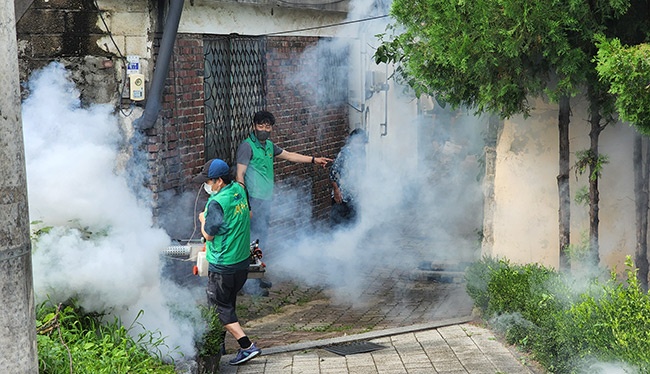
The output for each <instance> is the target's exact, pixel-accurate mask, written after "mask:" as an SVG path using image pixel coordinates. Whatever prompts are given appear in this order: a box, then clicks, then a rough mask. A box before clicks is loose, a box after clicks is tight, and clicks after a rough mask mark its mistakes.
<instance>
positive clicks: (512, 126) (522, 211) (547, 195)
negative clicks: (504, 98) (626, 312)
mask: <svg viewBox="0 0 650 374" xmlns="http://www.w3.org/2000/svg"><path fill="white" fill-rule="evenodd" d="M534 105H535V109H534V110H533V111H532V113H531V117H529V118H528V119H526V120H524V118H523V117H521V116H517V117H513V118H511V119H509V120H506V121H505V122H504V127H503V131H502V133H501V135H500V137H499V140H498V145H497V160H496V174H495V200H496V204H495V206H496V208H495V212H494V213H495V214H494V226H493V228H494V246H493V248H492V254H493V255H495V256H500V257H506V258H508V259H510V260H512V261H514V262H517V263H529V262H538V263H541V264H544V265H547V266H553V267H558V266H559V249H558V247H559V242H558V204H559V203H558V194H557V181H556V177H557V174H558V157H559V156H558V130H557V116H558V111H557V105H555V104H549V103H544V102H542V101H540V100H538V101H536V102H535V104H534ZM572 113H573V115H572V117H571V124H570V142H571V143H570V150H571V165H573V164H574V163H575V152H576V151H578V150H583V149H587V148H588V147H589V124H588V123H587V111H586V106H585V102H584V99H581V98H575V99H572ZM633 134H634V130H633V129H632V128H630V127H629V126H628V125H626V124H617V125H614V126H611V127H608V128H606V129H605V130H604V131H603V132H602V133H601V136H600V144H601V147H600V152H601V153H602V154H606V155H608V156H609V160H610V162H609V164H607V165H606V166H605V168H604V170H603V175H602V178H601V180H600V182H599V183H600V257H601V261H602V263H603V264H606V265H609V266H615V265H619V269H620V268H621V267H620V264H622V263H623V261H624V259H625V255H626V254H633V253H634V245H635V244H634V243H635V226H634V191H633V174H632V140H633ZM587 183H588V181H587V176H586V175H583V176H580V177H578V178H577V179H576V176H575V173H573V170H572V173H571V175H570V184H571V197H572V207H571V242H572V244H578V243H580V241H581V240H582V237H583V236H584V235H587V234H588V229H589V209H588V207H587V206H582V205H580V206H577V205H576V203H575V201H574V197H575V193H576V191H577V190H578V189H579V188H580V187H582V186H586V185H587Z"/></svg>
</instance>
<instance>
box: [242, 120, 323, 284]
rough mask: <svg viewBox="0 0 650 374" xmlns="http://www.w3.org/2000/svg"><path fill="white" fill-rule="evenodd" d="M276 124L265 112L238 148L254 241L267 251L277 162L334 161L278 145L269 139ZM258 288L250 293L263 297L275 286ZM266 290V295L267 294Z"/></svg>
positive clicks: (263, 281)
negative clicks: (275, 160) (246, 190)
mask: <svg viewBox="0 0 650 374" xmlns="http://www.w3.org/2000/svg"><path fill="white" fill-rule="evenodd" d="M273 125H275V117H274V116H273V114H272V113H270V112H267V111H265V110H262V111H259V112H257V113H255V115H254V116H253V131H252V132H251V134H250V135H249V136H248V137H247V138H246V139H245V140H244V141H243V142H242V143H241V144H240V145H239V148H237V181H238V182H241V183H244V184H245V185H246V188H247V189H248V192H249V194H250V196H249V198H250V204H251V210H252V212H253V215H252V217H251V238H253V240H254V239H259V240H260V247H261V248H262V249H263V250H264V249H265V248H267V247H266V246H267V245H268V240H267V239H268V229H269V221H270V213H271V199H272V197H273V185H274V171H273V159H274V158H275V157H278V158H280V159H283V160H287V161H291V162H296V163H305V164H307V163H312V164H318V165H320V166H323V167H325V166H326V165H327V163H329V162H330V161H332V159H330V158H327V157H316V156H305V155H302V154H300V153H295V152H289V151H287V150H284V149H282V148H280V147H278V146H277V145H276V144H274V143H273V142H272V141H271V140H269V137H270V135H271V131H272V130H273ZM256 283H257V286H258V287H256V289H255V288H254V289H251V290H249V291H250V292H252V293H256V294H259V295H262V296H267V295H268V291H266V290H262V289H260V287H261V288H269V287H271V283H270V282H267V281H265V280H263V279H260V280H258V281H257V282H256ZM264 291H266V292H264Z"/></svg>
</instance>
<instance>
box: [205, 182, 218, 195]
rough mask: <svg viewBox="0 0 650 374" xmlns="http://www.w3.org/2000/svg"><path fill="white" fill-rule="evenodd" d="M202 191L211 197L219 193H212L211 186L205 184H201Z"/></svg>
mask: <svg viewBox="0 0 650 374" xmlns="http://www.w3.org/2000/svg"><path fill="white" fill-rule="evenodd" d="M203 189H204V190H205V192H207V193H208V195H213V194H215V193H217V192H219V191H212V186H211V185H209V184H207V183H203Z"/></svg>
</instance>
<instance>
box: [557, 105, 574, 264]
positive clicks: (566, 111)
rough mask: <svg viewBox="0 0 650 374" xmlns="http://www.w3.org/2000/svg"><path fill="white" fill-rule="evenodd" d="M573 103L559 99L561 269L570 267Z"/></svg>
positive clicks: (558, 186)
mask: <svg viewBox="0 0 650 374" xmlns="http://www.w3.org/2000/svg"><path fill="white" fill-rule="evenodd" d="M570 114H571V103H570V100H569V97H568V96H563V97H561V98H560V101H559V114H558V130H559V136H560V139H559V153H560V160H559V167H560V170H559V174H558V176H557V189H558V196H559V199H560V201H559V203H560V204H559V209H558V215H559V219H558V221H559V239H560V247H559V250H560V269H561V270H568V269H569V259H568V256H567V253H566V250H567V248H568V247H569V244H570V240H571V189H570V187H569V171H570V165H569V122H570V118H569V116H570Z"/></svg>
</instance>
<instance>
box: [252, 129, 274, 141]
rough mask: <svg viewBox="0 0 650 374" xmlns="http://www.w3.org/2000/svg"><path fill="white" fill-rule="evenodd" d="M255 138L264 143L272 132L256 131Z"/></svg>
mask: <svg viewBox="0 0 650 374" xmlns="http://www.w3.org/2000/svg"><path fill="white" fill-rule="evenodd" d="M255 136H256V137H257V140H259V141H261V142H263V141H266V139H268V138H269V136H271V132H270V131H259V130H255Z"/></svg>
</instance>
